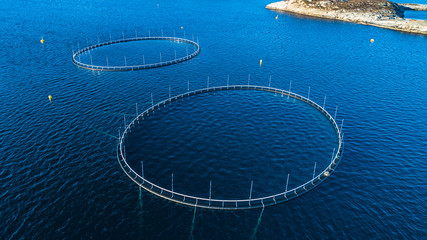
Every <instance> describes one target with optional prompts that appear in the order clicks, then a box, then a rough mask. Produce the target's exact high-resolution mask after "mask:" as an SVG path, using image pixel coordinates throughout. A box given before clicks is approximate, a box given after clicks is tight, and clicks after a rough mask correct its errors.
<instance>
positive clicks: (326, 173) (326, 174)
mask: <svg viewBox="0 0 427 240" xmlns="http://www.w3.org/2000/svg"><path fill="white" fill-rule="evenodd" d="M329 175H331V174H330V173H329V171H326V172H325V173H323V176H325V177H329Z"/></svg>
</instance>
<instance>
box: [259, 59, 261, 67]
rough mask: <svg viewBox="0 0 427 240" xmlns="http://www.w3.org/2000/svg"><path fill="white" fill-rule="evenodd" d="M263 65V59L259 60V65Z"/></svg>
mask: <svg viewBox="0 0 427 240" xmlns="http://www.w3.org/2000/svg"><path fill="white" fill-rule="evenodd" d="M261 65H262V59H261V60H259V66H260V67H261Z"/></svg>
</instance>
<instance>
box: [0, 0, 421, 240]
mask: <svg viewBox="0 0 427 240" xmlns="http://www.w3.org/2000/svg"><path fill="white" fill-rule="evenodd" d="M268 3H270V2H269V1H264V0H249V1H243V0H233V1H208V0H199V1H190V0H187V1H170V0H156V1H154V0H147V1H134V0H130V1H123V2H118V1H109V0H105V1H84V0H79V1H45V0H42V1H19V0H18V1H8V0H6V1H3V2H2V4H0V44H1V46H2V47H1V49H0V63H1V64H0V80H1V81H0V92H1V94H0V102H1V103H2V107H1V108H0V117H1V121H0V151H1V153H2V154H1V159H0V166H1V167H0V179H1V180H0V216H1V225H0V238H1V239H27V238H31V239H88V238H89V239H90V238H92V239H129V238H142V239H189V238H194V239H250V238H252V239H255V238H256V239H284V238H289V239H425V238H426V236H427V231H426V229H427V226H426V222H427V213H426V196H427V187H426V186H427V181H426V179H427V168H426V166H425V163H426V160H427V157H426V156H427V140H426V139H427V124H426V122H427V107H426V106H427V95H426V92H427V83H426V80H427V37H426V36H420V35H415V34H405V33H400V32H396V31H392V30H387V29H381V28H376V27H371V26H363V25H357V24H352V23H344V22H338V21H330V20H320V19H311V18H306V17H300V16H294V15H289V14H285V13H278V12H273V11H270V10H267V9H265V8H264V7H265V6H266V5H267V4H268ZM276 15H278V19H277V20H276V19H275V17H276ZM181 27H182V29H181ZM135 31H137V32H138V35H143V33H146V35H148V31H150V33H151V34H155V33H157V34H158V35H160V33H161V32H162V31H163V32H164V35H172V34H173V32H174V31H175V32H176V34H177V35H178V34H182V35H181V36H183V35H184V31H185V34H186V36H187V37H190V34H193V35H194V36H195V37H196V36H197V37H198V39H199V41H200V46H201V52H200V54H199V55H198V56H197V57H195V58H194V59H192V60H191V61H187V62H183V63H180V64H177V65H171V66H168V67H163V68H156V69H150V70H144V71H134V72H120V73H117V72H92V71H88V70H84V69H80V68H77V67H76V66H74V65H73V64H72V62H71V56H72V52H73V49H74V50H75V49H77V48H78V46H85V45H86V43H88V44H95V43H97V39H98V38H100V39H103V40H104V41H108V40H109V37H110V34H111V35H112V37H113V38H116V39H118V38H121V37H122V34H125V36H129V37H130V36H134V34H135ZM42 37H43V39H45V41H46V42H45V43H44V44H43V45H42V44H40V42H39V40H40V39H41V38H42ZM371 38H373V39H375V42H374V43H370V41H369V40H370V39H371ZM142 47H144V48H145V46H142ZM146 48H147V52H151V53H152V54H153V56H154V54H155V56H157V51H159V50H158V49H155V48H151V45H150V46H146ZM260 59H262V60H263V64H262V67H260V66H259V60H260ZM248 74H250V75H251V83H252V84H257V85H268V84H269V78H270V76H271V78H272V81H271V85H272V86H273V87H278V88H283V89H288V88H289V82H290V81H292V90H293V91H295V92H297V93H300V94H302V95H306V94H307V92H308V88H309V87H310V98H311V99H313V100H315V101H316V102H318V103H322V102H323V99H324V96H325V95H326V96H327V99H326V109H327V110H328V111H330V112H334V110H335V107H336V106H338V113H337V119H338V120H341V119H345V120H344V127H343V131H344V132H345V137H344V138H345V151H344V158H343V159H342V161H341V163H340V165H339V166H338V168H337V171H336V172H334V173H333V175H332V176H331V177H330V178H328V179H327V180H326V181H325V182H323V183H322V184H321V185H319V186H318V187H316V188H315V189H313V190H312V191H310V192H308V193H307V194H304V195H302V196H301V197H298V198H296V199H294V200H292V201H289V202H286V203H284V204H281V205H277V206H273V207H268V208H266V209H265V210H264V211H263V212H261V209H259V210H250V211H211V210H203V209H197V211H196V212H194V209H193V208H189V207H185V206H181V205H177V204H175V203H170V202H168V201H166V200H162V199H159V198H158V197H155V196H152V195H150V194H148V193H146V192H144V191H142V192H140V190H139V189H138V187H137V186H136V185H135V184H134V183H133V182H132V181H131V180H130V179H128V178H127V177H126V175H125V174H124V173H123V172H122V170H121V169H120V166H119V164H118V163H117V160H116V155H115V154H116V144H117V139H115V137H116V136H117V135H118V129H119V128H120V127H121V126H123V115H126V117H127V119H130V118H132V116H134V114H135V104H136V103H138V106H139V107H140V108H141V109H142V108H144V106H145V107H146V106H149V105H150V104H151V93H153V98H154V101H160V100H162V99H165V98H166V97H167V96H168V94H169V91H168V89H169V86H171V92H172V94H178V93H182V92H184V91H186V89H187V83H188V82H189V83H190V88H191V89H197V88H201V87H204V86H206V81H207V78H208V77H209V81H210V82H209V83H210V85H211V86H215V85H223V84H225V83H226V80H227V75H229V77H230V84H246V83H247V81H248ZM48 95H52V97H53V102H52V103H49V100H48V97H47V96H48ZM268 99H269V101H274V99H275V98H274V96H272V97H271V98H268ZM212 101H213V102H214V103H215V101H218V99H217V100H215V99H213V100H212ZM194 104H196V103H194ZM206 106H211V105H209V104H207V105H206ZM214 106H215V105H214ZM274 116H276V117H277V115H274ZM266 119H268V118H266ZM167 126H169V127H170V125H167ZM222 126H223V125H222ZM174 134H179V132H175V133H174ZM272 143H274V145H275V146H269V147H274V148H277V149H282V148H283V147H284V146H283V145H281V144H280V143H279V142H274V141H272ZM129 151H131V150H129ZM256 151H257V148H255V149H254V152H251V155H252V156H255V155H256V154H258V153H257V152H256ZM261 153H263V152H260V153H259V154H261ZM200 154H202V155H203V154H204V153H203V152H202V153H200ZM264 156H266V155H264ZM207 161H212V159H207ZM272 163H273V162H272ZM147 164H148V163H147ZM162 164H163V165H164V166H165V165H167V162H164V163H162ZM203 164H206V165H207V167H206V168H204V169H196V171H199V172H200V171H202V170H206V171H208V172H212V171H213V170H212V169H211V168H210V167H209V166H210V165H209V164H208V162H203ZM310 165H311V164H310ZM236 166H238V165H236ZM236 166H233V167H236ZM154 167H155V166H154ZM199 167H200V165H199ZM230 169H232V168H230ZM272 169H273V171H272V172H269V171H267V170H266V171H265V174H267V175H268V174H270V173H275V172H276V171H278V169H275V168H272ZM279 170H280V169H279ZM168 174H169V172H168ZM272 175H274V178H278V177H279V176H277V175H275V174H272ZM191 177H192V178H193V179H196V178H197V175H192V176H191ZM245 178H247V180H249V178H250V177H248V176H245ZM186 181H188V179H187V180H186ZM214 181H215V180H214ZM275 181H276V180H275ZM246 182H247V181H246ZM214 183H215V182H214ZM177 184H178V183H177ZM201 185H203V186H201V188H203V187H205V186H206V189H207V186H208V185H207V183H201ZM273 185H274V184H273ZM214 186H215V185H214ZM248 186H249V184H248ZM255 186H256V185H255ZM269 187H271V185H268V182H267V188H269ZM273 187H277V186H275V185H274V186H273ZM242 188H243V189H246V188H248V187H246V186H245V187H242ZM260 188H261V187H260ZM196 190H197V189H196ZM239 190H240V189H239ZM263 191H264V189H263ZM265 191H268V189H265ZM261 213H262V214H261ZM193 216H195V219H193Z"/></svg>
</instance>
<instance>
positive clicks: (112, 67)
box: [72, 36, 200, 71]
mask: <svg viewBox="0 0 427 240" xmlns="http://www.w3.org/2000/svg"><path fill="white" fill-rule="evenodd" d="M137 41H169V42H175V43H187V44H190V45H192V46H193V47H190V48H187V49H186V53H185V56H177V54H176V51H175V55H174V57H173V58H172V59H170V58H169V59H165V57H163V58H162V54H161V52H160V56H159V59H158V61H156V62H150V63H148V61H147V63H146V60H145V59H144V56H143V55H141V56H140V63H139V64H129V65H128V64H127V62H126V58H125V59H124V61H123V62H122V65H116V64H114V63H113V64H112V63H109V62H108V57H107V58H106V61H105V63H104V64H102V65H99V64H94V63H93V62H92V55H91V52H92V51H93V50H97V49H101V48H103V47H105V46H109V45H115V44H121V43H129V42H137ZM199 52H200V46H199V43H198V41H197V42H195V41H193V40H189V39H185V38H179V37H163V36H149V37H133V38H123V39H118V40H111V41H108V42H103V43H98V44H95V45H91V46H87V47H85V48H83V49H80V50H78V51H77V52H75V53H73V58H72V62H73V64H74V65H76V66H78V67H81V68H85V69H90V70H97V71H134V70H141V69H149V68H157V67H164V66H168V65H172V64H177V63H181V62H184V61H187V60H190V59H192V58H194V57H195V56H197V54H199ZM85 55H88V56H89V58H88V61H89V62H88V63H85V62H84V61H83V60H82V59H81V56H82V57H83V56H85Z"/></svg>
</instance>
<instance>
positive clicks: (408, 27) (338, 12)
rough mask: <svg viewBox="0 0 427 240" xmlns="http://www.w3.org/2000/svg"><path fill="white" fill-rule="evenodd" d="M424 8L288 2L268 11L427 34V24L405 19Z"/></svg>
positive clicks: (371, 2)
mask: <svg viewBox="0 0 427 240" xmlns="http://www.w3.org/2000/svg"><path fill="white" fill-rule="evenodd" d="M415 6H416V7H415ZM424 7H425V8H426V9H427V5H422V4H397V3H393V2H390V1H387V0H345V1H344V0H285V1H280V2H275V3H271V4H269V5H267V7H266V8H267V9H271V10H278V11H286V12H290V13H296V14H300V15H306V16H313V17H319V18H328V19H336V20H341V21H346V22H353V23H359V24H365V25H372V26H377V27H382V28H388V29H393V30H398V31H402V32H410V33H418V34H425V35H427V21H425V20H413V19H405V18H404V11H405V10H409V8H411V9H414V8H416V9H424Z"/></svg>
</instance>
